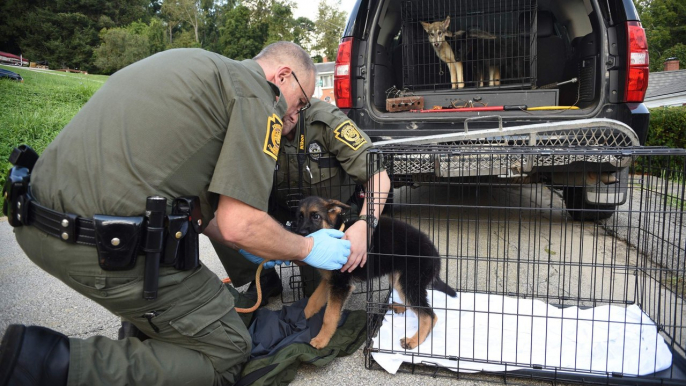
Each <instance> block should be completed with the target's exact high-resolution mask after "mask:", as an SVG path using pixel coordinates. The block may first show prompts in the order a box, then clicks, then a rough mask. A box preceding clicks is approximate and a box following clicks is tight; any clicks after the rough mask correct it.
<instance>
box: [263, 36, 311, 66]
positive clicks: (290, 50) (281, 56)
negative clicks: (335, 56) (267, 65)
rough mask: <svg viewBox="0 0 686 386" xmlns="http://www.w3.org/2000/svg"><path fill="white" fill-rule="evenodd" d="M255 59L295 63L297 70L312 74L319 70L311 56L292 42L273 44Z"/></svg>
mask: <svg viewBox="0 0 686 386" xmlns="http://www.w3.org/2000/svg"><path fill="white" fill-rule="evenodd" d="M253 59H254V60H258V61H259V60H264V61H280V62H282V63H283V62H286V63H293V66H294V67H296V69H297V70H303V71H307V72H308V73H312V74H316V73H317V68H316V67H315V66H314V62H312V58H310V55H309V54H308V53H307V52H306V51H305V50H303V49H302V47H300V46H299V45H297V44H295V43H292V42H285V41H281V42H276V43H272V44H270V45H268V46H266V47H264V48H263V49H262V51H260V53H259V54H257V56H255V57H254V58H253Z"/></svg>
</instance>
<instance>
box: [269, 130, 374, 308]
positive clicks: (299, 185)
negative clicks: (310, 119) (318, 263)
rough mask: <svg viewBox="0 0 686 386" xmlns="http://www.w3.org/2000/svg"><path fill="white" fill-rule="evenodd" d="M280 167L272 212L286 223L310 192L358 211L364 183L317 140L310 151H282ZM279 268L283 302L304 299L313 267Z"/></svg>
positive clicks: (314, 278) (315, 276) (312, 284)
mask: <svg viewBox="0 0 686 386" xmlns="http://www.w3.org/2000/svg"><path fill="white" fill-rule="evenodd" d="M287 146H288V144H285V145H284V147H287ZM291 150H293V149H291ZM278 168H279V169H280V170H277V172H276V173H275V180H274V185H273V190H272V195H271V198H270V205H269V206H270V209H269V214H270V215H271V216H272V217H274V218H275V219H276V220H277V221H279V222H280V223H282V224H284V225H285V226H286V227H290V224H291V221H292V220H294V219H295V218H296V217H295V212H296V210H297V208H298V204H299V202H300V200H301V199H302V198H304V197H307V196H320V197H326V198H332V199H337V200H339V201H341V202H344V203H348V204H350V205H352V206H353V207H352V208H351V210H350V212H349V213H346V216H352V215H357V214H358V213H352V212H353V211H355V210H358V211H359V208H360V204H361V202H362V199H363V198H364V191H363V188H362V186H360V185H356V184H355V181H353V180H352V178H350V176H348V175H346V174H343V173H341V172H340V170H339V169H340V168H339V164H338V161H336V157H335V155H333V154H330V153H326V152H323V151H322V147H321V146H320V145H319V144H317V143H316V142H313V143H311V144H307V151H306V152H304V153H301V154H297V152H295V151H290V152H288V151H284V152H282V153H281V154H279V161H278ZM283 171H288V172H283ZM278 269H279V274H280V277H281V281H282V285H283V287H284V291H283V292H282V293H281V300H282V302H283V303H284V304H288V303H293V302H295V301H298V300H300V299H302V298H303V297H305V296H306V295H308V293H311V291H313V290H314V287H316V284H317V280H318V273H317V272H316V270H314V269H309V270H307V269H305V270H302V269H301V268H300V267H297V266H294V265H291V266H284V265H281V266H279V268H278ZM360 291H364V286H359V288H358V289H357V291H356V293H359V292H360Z"/></svg>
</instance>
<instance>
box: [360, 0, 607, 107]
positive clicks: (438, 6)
mask: <svg viewBox="0 0 686 386" xmlns="http://www.w3.org/2000/svg"><path fill="white" fill-rule="evenodd" d="M587 3H588V2H584V1H583V0H569V1H558V2H553V1H546V2H544V3H543V2H539V1H537V0H482V1H475V0H458V1H447V0H443V1H440V0H439V1H436V0H404V1H385V2H382V3H381V5H380V7H379V8H378V15H377V19H376V20H377V23H376V24H375V26H376V28H374V29H373V31H372V35H371V36H370V37H371V39H372V41H373V42H374V44H375V49H374V50H373V52H374V56H373V58H372V61H373V65H374V66H373V67H374V72H373V74H372V82H373V83H372V86H373V87H372V88H371V90H370V91H371V92H372V94H373V98H372V100H373V105H374V107H376V109H378V110H379V111H381V112H388V111H389V109H388V107H387V104H386V100H387V99H388V98H389V97H390V98H392V97H394V96H397V95H401V94H403V95H407V94H412V95H421V96H423V97H424V99H425V103H424V106H425V108H426V109H430V108H432V107H433V106H441V107H443V108H449V107H455V108H457V107H465V106H474V107H477V106H494V105H528V106H529V107H536V106H561V105H562V106H574V107H575V108H576V107H579V108H582V109H583V108H586V107H593V106H595V105H596V104H597V103H598V98H599V96H598V94H599V90H600V87H599V85H600V82H601V81H602V80H601V77H600V76H599V54H600V46H599V44H598V43H599V33H598V30H599V28H598V27H595V28H594V25H596V26H597V25H598V24H599V21H598V18H597V16H595V15H596V13H595V12H594V11H593V9H592V8H591V7H590V3H588V4H587Z"/></svg>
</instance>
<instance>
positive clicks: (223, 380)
mask: <svg viewBox="0 0 686 386" xmlns="http://www.w3.org/2000/svg"><path fill="white" fill-rule="evenodd" d="M15 233H16V237H17V241H18V242H19V245H20V246H21V247H22V249H23V250H24V252H25V253H26V254H27V255H28V256H29V258H30V259H31V261H33V262H34V263H35V264H36V265H38V266H39V267H40V268H42V269H43V270H45V271H46V272H48V273H49V274H51V275H53V276H55V277H56V278H58V279H59V280H61V281H62V282H64V283H65V284H67V285H68V286H70V287H71V288H73V289H75V290H76V291H77V292H79V293H81V294H82V295H84V296H86V297H87V298H89V299H92V300H93V301H95V302H96V303H98V304H100V305H102V306H103V307H105V308H106V309H108V310H109V311H111V312H112V313H114V314H115V315H117V316H119V317H120V318H121V319H122V320H125V321H129V322H131V323H133V324H134V325H135V326H136V327H138V329H139V330H141V331H142V332H143V333H145V334H146V335H148V336H150V337H151V338H152V339H149V340H146V341H144V342H141V341H140V340H139V339H138V338H127V339H124V340H111V339H108V338H105V337H101V336H96V337H91V338H88V339H75V338H70V339H69V343H70V363H69V380H68V384H69V385H125V384H128V385H131V384H136V385H181V384H184V385H222V384H232V383H234V382H235V380H236V378H237V376H238V375H239V374H240V371H241V368H242V364H243V363H244V362H245V361H246V360H247V359H248V357H249V355H250V349H251V347H252V343H251V339H250V335H249V333H248V331H247V329H246V328H245V325H244V324H243V322H242V321H241V320H240V318H239V317H238V314H237V313H236V311H235V310H234V308H233V305H234V300H233V297H232V296H231V294H230V293H229V291H228V290H227V289H226V287H225V286H224V285H223V283H221V280H219V278H218V277H217V276H216V275H215V274H214V273H213V272H211V271H210V270H209V269H208V268H206V267H205V266H200V267H199V268H196V269H194V270H190V271H179V270H176V269H173V268H166V267H162V268H160V278H159V292H158V296H157V299H156V300H152V301H149V300H145V299H143V298H142V293H143V292H142V291H143V271H144V263H145V257H144V256H138V259H137V262H136V265H135V267H134V268H133V269H131V270H126V271H103V270H102V269H100V266H99V265H98V260H97V253H96V250H95V247H90V246H83V245H75V244H68V243H65V242H62V241H61V240H58V239H56V238H54V237H52V236H48V235H46V234H44V233H43V232H41V231H39V230H38V229H35V228H33V227H28V226H24V227H19V228H15ZM144 314H148V315H155V316H154V317H152V318H151V319H150V321H148V319H146V318H145V316H144ZM153 325H154V326H155V327H156V328H157V329H158V330H159V331H155V328H154V327H153Z"/></svg>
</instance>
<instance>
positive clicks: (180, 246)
mask: <svg viewBox="0 0 686 386" xmlns="http://www.w3.org/2000/svg"><path fill="white" fill-rule="evenodd" d="M201 217H202V214H201V211H200V199H199V198H198V197H197V196H188V197H178V198H176V199H175V200H174V202H173V203H172V212H171V214H170V215H169V216H167V219H168V226H167V234H166V241H165V248H164V256H163V258H162V265H165V266H173V267H174V268H176V269H179V270H183V271H186V270H190V269H194V268H197V267H198V266H199V265H200V240H199V235H200V233H202V219H201Z"/></svg>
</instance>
